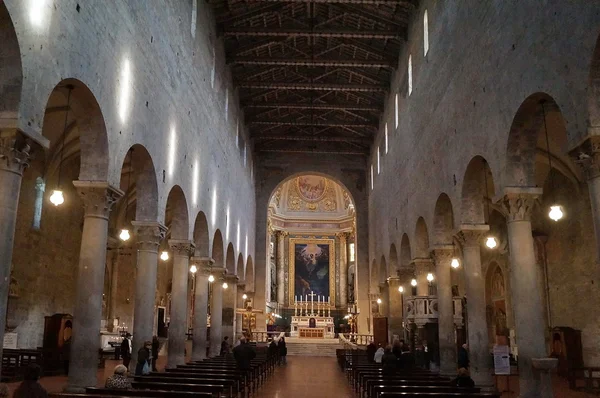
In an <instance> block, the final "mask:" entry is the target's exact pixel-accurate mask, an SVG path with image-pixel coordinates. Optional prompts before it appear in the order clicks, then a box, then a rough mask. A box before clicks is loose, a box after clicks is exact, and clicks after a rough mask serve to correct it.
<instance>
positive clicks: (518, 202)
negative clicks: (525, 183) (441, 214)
mask: <svg viewBox="0 0 600 398" xmlns="http://www.w3.org/2000/svg"><path fill="white" fill-rule="evenodd" d="M541 194H542V189H541V188H507V189H506V191H505V196H504V198H503V200H502V205H503V207H504V209H505V212H506V214H507V217H506V222H507V226H508V244H509V248H510V262H511V269H512V271H513V272H511V281H510V282H511V293H512V298H513V302H514V303H526V304H523V305H516V306H515V308H514V311H515V312H514V314H515V324H516V326H517V329H516V331H515V334H516V338H517V347H519V391H520V395H519V396H520V397H523V398H528V397H539V396H540V395H539V394H540V391H542V390H543V389H545V388H546V389H547V388H549V389H550V390H551V389H552V386H551V385H542V378H541V375H540V373H539V372H538V371H535V370H534V369H533V368H532V360H533V359H537V358H545V357H547V356H548V355H547V352H546V344H545V341H544V331H545V329H546V324H545V322H544V306H543V304H542V299H541V293H542V292H540V291H539V286H540V283H539V280H538V279H539V273H538V270H537V265H536V261H535V250H534V246H533V244H534V243H533V236H532V234H531V232H532V231H531V221H530V220H531V212H532V210H533V206H534V204H535V200H536V198H537V197H538V196H540V195H541ZM467 297H468V296H467ZM470 317H471V314H470V313H469V318H470ZM544 382H545V383H549V382H550V380H549V379H544Z"/></svg>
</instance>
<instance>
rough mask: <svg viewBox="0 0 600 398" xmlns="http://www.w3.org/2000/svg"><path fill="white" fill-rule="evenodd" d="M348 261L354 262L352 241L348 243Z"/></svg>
mask: <svg viewBox="0 0 600 398" xmlns="http://www.w3.org/2000/svg"><path fill="white" fill-rule="evenodd" d="M350 262H354V243H350Z"/></svg>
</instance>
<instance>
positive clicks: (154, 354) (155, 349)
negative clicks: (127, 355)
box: [152, 336, 160, 372]
mask: <svg viewBox="0 0 600 398" xmlns="http://www.w3.org/2000/svg"><path fill="white" fill-rule="evenodd" d="M159 350H160V341H158V336H154V337H152V370H153V371H154V372H157V369H156V361H157V360H158V351H159Z"/></svg>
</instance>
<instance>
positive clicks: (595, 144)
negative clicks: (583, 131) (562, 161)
mask: <svg viewBox="0 0 600 398" xmlns="http://www.w3.org/2000/svg"><path fill="white" fill-rule="evenodd" d="M593 130H597V128H594V129H593ZM593 130H592V128H591V127H590V129H589V130H588V133H590V134H592V133H595V131H593ZM569 155H570V156H571V158H572V159H573V160H574V161H575V163H577V164H578V165H579V166H580V167H581V170H583V173H584V174H585V177H586V178H587V179H588V180H593V179H594V178H597V177H600V135H589V136H588V137H587V138H585V140H584V141H583V142H582V143H581V144H580V145H579V146H578V147H577V148H574V149H572V150H571V151H569Z"/></svg>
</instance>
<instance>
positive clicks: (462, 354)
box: [457, 344, 469, 369]
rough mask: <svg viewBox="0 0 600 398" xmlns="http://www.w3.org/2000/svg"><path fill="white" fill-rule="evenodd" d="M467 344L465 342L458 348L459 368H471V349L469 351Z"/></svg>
mask: <svg viewBox="0 0 600 398" xmlns="http://www.w3.org/2000/svg"><path fill="white" fill-rule="evenodd" d="M467 347H468V346H467V345H466V344H463V345H462V347H460V348H459V349H458V355H457V357H458V358H457V359H458V368H459V369H460V368H465V369H469V351H467Z"/></svg>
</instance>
